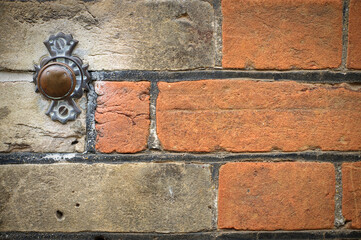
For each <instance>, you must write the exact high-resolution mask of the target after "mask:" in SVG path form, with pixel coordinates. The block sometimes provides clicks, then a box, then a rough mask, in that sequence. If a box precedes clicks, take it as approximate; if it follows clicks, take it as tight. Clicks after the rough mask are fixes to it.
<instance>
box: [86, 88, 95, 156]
mask: <svg viewBox="0 0 361 240" xmlns="http://www.w3.org/2000/svg"><path fill="white" fill-rule="evenodd" d="M96 101H97V94H96V92H95V89H94V86H93V85H92V84H89V92H88V103H87V112H86V147H85V149H86V153H95V140H96V134H97V133H96V130H95V109H96V105H97V103H96Z"/></svg>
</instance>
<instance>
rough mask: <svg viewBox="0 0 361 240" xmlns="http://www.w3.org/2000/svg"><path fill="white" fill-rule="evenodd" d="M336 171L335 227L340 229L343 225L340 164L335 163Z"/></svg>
mask: <svg viewBox="0 0 361 240" xmlns="http://www.w3.org/2000/svg"><path fill="white" fill-rule="evenodd" d="M334 165H335V171H336V194H335V227H336V228H341V227H343V226H344V225H345V218H344V217H343V215H342V171H341V170H342V169H341V165H342V163H335V164H334Z"/></svg>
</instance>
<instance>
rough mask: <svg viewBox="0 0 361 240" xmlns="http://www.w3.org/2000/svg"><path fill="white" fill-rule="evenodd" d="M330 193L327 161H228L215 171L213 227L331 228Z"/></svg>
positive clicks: (331, 175) (332, 174)
mask: <svg viewBox="0 0 361 240" xmlns="http://www.w3.org/2000/svg"><path fill="white" fill-rule="evenodd" d="M334 196H335V170H334V166H333V165H332V164H331V163H301V162H294V163H289V162H288V163H247V162H244V163H227V164H225V165H224V166H222V167H221V169H220V173H219V197H218V227H219V228H235V229H240V230H277V229H284V230H302V229H323V228H332V227H333V223H334Z"/></svg>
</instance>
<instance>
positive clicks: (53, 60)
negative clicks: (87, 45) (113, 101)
mask: <svg viewBox="0 0 361 240" xmlns="http://www.w3.org/2000/svg"><path fill="white" fill-rule="evenodd" d="M77 43H78V41H77V40H75V39H73V37H72V35H70V34H64V33H58V34H57V35H55V36H54V35H51V36H50V37H49V39H48V40H46V41H45V42H44V44H45V46H46V47H47V49H48V51H49V53H50V56H48V57H45V58H43V59H42V60H41V61H40V65H35V75H34V83H35V84H36V90H35V91H36V92H40V93H41V94H42V95H43V96H44V97H45V98H47V99H50V100H51V101H52V102H51V104H50V106H49V109H48V111H47V112H46V114H47V115H49V116H50V117H51V119H52V120H53V121H60V122H61V123H63V124H64V123H66V122H67V121H69V120H75V119H76V117H77V116H78V115H79V114H80V113H81V111H80V109H79V108H78V107H77V105H76V103H75V101H74V100H73V99H74V98H81V97H82V96H83V93H84V90H89V86H88V84H89V82H90V81H91V79H90V75H89V72H88V67H89V65H88V64H83V61H82V60H81V59H80V58H78V57H76V56H72V52H73V50H74V48H75V46H76V44H77Z"/></svg>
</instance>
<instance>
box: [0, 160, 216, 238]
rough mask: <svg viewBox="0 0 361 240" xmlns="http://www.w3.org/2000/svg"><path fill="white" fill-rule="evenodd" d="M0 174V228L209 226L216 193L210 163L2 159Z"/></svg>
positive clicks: (105, 229)
mask: <svg viewBox="0 0 361 240" xmlns="http://www.w3.org/2000/svg"><path fill="white" fill-rule="evenodd" d="M0 179H1V181H0V223H1V224H0V231H34V232H81V231H90V232H91V231H103V232H197V231H201V230H207V229H211V227H212V211H213V210H212V208H213V202H214V194H213V190H212V183H211V171H210V166H209V165H206V164H171V163H170V164H155V163H139V164H92V165H90V164H52V165H45V164H44V165H25V164H23V165H3V166H0ZM51 239H52V238H51Z"/></svg>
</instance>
